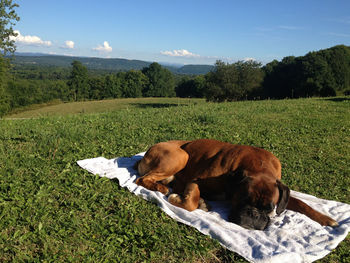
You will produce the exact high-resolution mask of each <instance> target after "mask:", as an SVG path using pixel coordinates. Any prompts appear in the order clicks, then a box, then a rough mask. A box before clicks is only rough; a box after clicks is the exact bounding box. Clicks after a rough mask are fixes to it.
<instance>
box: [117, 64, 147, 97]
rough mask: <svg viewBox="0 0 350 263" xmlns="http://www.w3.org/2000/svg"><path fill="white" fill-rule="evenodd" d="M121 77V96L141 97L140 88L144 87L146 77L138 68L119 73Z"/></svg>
mask: <svg viewBox="0 0 350 263" xmlns="http://www.w3.org/2000/svg"><path fill="white" fill-rule="evenodd" d="M119 76H120V77H122V79H123V84H122V87H123V97H124V98H138V97H142V90H144V89H145V87H146V85H147V83H148V79H147V77H146V76H145V75H144V74H143V73H142V72H141V71H139V70H129V71H128V72H126V73H120V74H119Z"/></svg>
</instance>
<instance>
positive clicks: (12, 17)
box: [0, 0, 19, 117]
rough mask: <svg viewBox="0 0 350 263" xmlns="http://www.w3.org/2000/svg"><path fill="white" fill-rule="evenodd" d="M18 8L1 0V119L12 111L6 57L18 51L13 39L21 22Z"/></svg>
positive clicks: (8, 1) (7, 0) (9, 0)
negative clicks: (15, 30) (15, 29)
mask: <svg viewBox="0 0 350 263" xmlns="http://www.w3.org/2000/svg"><path fill="white" fill-rule="evenodd" d="M16 7H18V5H17V4H15V3H12V0H0V117H1V116H2V115H4V114H5V113H6V112H7V111H8V110H9V109H10V101H9V98H10V96H9V95H8V94H7V92H6V88H7V80H8V78H7V76H8V68H9V63H8V61H7V60H6V59H5V58H4V56H5V55H7V53H14V52H15V49H16V46H15V41H14V39H13V37H14V36H16V33H15V32H14V31H13V27H12V26H13V25H15V24H16V22H17V21H19V17H18V16H17V14H16V12H15V8H16Z"/></svg>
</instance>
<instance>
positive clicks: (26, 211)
mask: <svg viewBox="0 0 350 263" xmlns="http://www.w3.org/2000/svg"><path fill="white" fill-rule="evenodd" d="M146 100H147V99H146ZM108 103H111V105H112V104H113V105H114V106H113V107H114V108H113V109H111V108H110V107H109V108H104V107H106V104H108ZM92 104H95V105H94V106H92ZM96 104H97V105H98V107H97V110H98V113H92V112H94V111H95V110H93V107H95V106H96ZM79 105H81V103H77V104H72V106H73V108H74V109H76V108H78V107H80V106H79ZM84 105H85V106H84V107H85V108H84V109H85V110H84V112H85V113H80V114H75V115H74V114H72V113H76V111H74V112H69V110H67V104H60V105H55V106H50V107H58V106H63V108H65V109H63V110H62V112H61V111H60V109H58V108H56V109H55V111H54V113H55V114H57V115H56V116H51V113H49V110H50V109H48V108H50V107H48V108H46V109H45V108H43V109H40V111H39V110H36V111H33V112H31V115H21V117H20V118H28V117H35V118H34V119H19V120H6V119H5V120H0V180H1V184H0V261H14V262H23V261H55V262H66V261H74V262H80V261H84V262H100V261H101V262H102V261H115V262H181V261H183V262H229V261H233V262H244V259H242V258H241V257H239V256H238V255H237V254H234V253H232V252H230V251H227V250H225V249H223V248H222V247H221V246H220V245H219V244H218V242H216V241H215V240H212V239H210V238H209V237H207V236H204V235H202V234H200V233H199V232H198V231H196V230H195V229H193V228H190V227H188V226H185V225H183V224H179V223H177V222H175V221H174V220H172V219H170V218H169V217H168V216H167V215H166V214H164V213H163V212H162V211H161V210H160V209H159V208H158V207H157V206H156V205H154V204H152V203H149V202H146V201H144V200H143V199H141V198H139V197H136V196H134V195H132V194H130V193H129V192H128V191H127V190H125V189H123V188H121V187H119V186H118V183H117V182H115V181H113V180H108V179H105V178H100V177H98V176H93V175H91V174H89V173H88V172H86V171H84V170H82V169H81V168H79V167H78V166H77V165H76V161H77V160H80V159H85V158H91V157H97V156H104V157H106V158H113V157H116V156H131V155H134V154H136V153H138V152H142V151H145V150H146V149H147V148H148V147H149V146H150V145H152V144H154V143H156V142H160V141H165V140H170V139H196V138H215V139H219V140H223V141H229V142H232V143H240V144H250V145H255V146H260V147H264V148H265V149H267V150H270V151H272V152H273V153H274V154H275V155H276V156H277V157H279V158H280V160H281V162H282V165H283V181H284V182H285V183H286V184H288V185H289V186H290V187H291V188H292V189H294V190H297V191H301V192H305V193H309V194H313V195H316V196H318V197H321V198H327V199H333V200H337V201H341V202H346V203H349V200H350V170H349V163H350V147H349V146H350V136H349V134H350V99H349V98H348V97H347V98H333V99H300V100H281V101H247V102H235V103H222V104H213V103H205V102H204V101H203V100H196V101H192V100H180V99H149V101H145V99H135V100H115V101H105V102H85V104H84ZM95 109H96V108H95ZM101 111H102V112H101ZM103 111H105V112H103ZM38 112H39V113H38ZM78 112H79V111H78ZM87 112H91V113H89V114H87ZM21 114H25V112H23V113H21ZM38 116H46V117H40V118H38ZM17 117H18V116H17ZM11 118H14V116H11ZM349 251H350V238H349V236H348V237H347V239H346V240H344V241H343V242H342V243H341V244H340V245H339V246H338V247H337V249H335V251H333V252H332V253H331V254H330V255H328V256H327V257H326V258H324V259H323V260H321V261H320V262H349V261H348V260H349V258H350V252H349Z"/></svg>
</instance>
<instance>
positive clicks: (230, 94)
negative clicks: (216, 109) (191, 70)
mask: <svg viewBox="0 0 350 263" xmlns="http://www.w3.org/2000/svg"><path fill="white" fill-rule="evenodd" d="M263 76H264V74H263V71H262V70H261V64H260V63H258V62H256V61H238V62H236V63H233V64H228V63H224V62H222V61H217V62H216V63H215V69H214V70H213V71H211V72H209V73H208V74H207V75H206V89H205V97H206V99H207V100H208V101H218V102H221V101H233V100H242V99H247V98H248V96H249V95H250V93H252V92H253V91H254V90H255V89H257V88H259V87H260V85H261V83H262V80H263Z"/></svg>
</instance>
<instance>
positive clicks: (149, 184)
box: [136, 139, 338, 229]
mask: <svg viewBox="0 0 350 263" xmlns="http://www.w3.org/2000/svg"><path fill="white" fill-rule="evenodd" d="M137 168H138V172H139V174H140V175H141V176H142V177H140V178H138V179H137V181H136V183H137V184H138V185H142V186H144V187H145V188H147V189H149V190H154V191H159V192H162V193H163V194H168V193H169V188H168V186H167V185H168V184H169V183H170V182H171V181H173V180H174V179H175V180H174V181H173V182H172V183H173V185H172V186H173V192H174V193H173V194H171V195H170V196H169V198H168V200H169V202H170V203H171V204H173V205H175V206H178V207H182V208H184V209H186V210H188V211H193V210H195V209H197V208H198V207H199V204H200V199H201V197H203V198H205V199H216V198H217V196H218V195H224V196H225V198H226V199H228V200H230V202H231V207H232V208H231V212H230V217H229V220H230V221H232V222H234V223H237V224H239V225H241V226H243V227H246V228H253V229H264V228H265V227H266V226H267V224H268V222H269V217H270V216H271V214H272V213H273V211H275V212H276V213H277V214H280V213H281V212H283V211H284V210H285V209H290V210H293V211H296V212H300V213H302V214H305V215H306V216H308V217H310V218H311V219H313V220H314V221H316V222H318V223H320V224H321V225H323V226H332V227H335V226H338V223H337V222H336V221H335V220H333V219H332V218H330V217H328V216H326V215H323V214H321V213H320V212H318V211H316V210H314V209H313V208H311V207H310V206H308V205H306V204H305V203H304V202H302V201H301V200H298V199H296V198H294V197H291V196H290V195H289V192H290V191H289V188H288V187H287V186H285V185H284V184H283V183H281V182H280V179H281V163H280V161H279V160H278V159H277V158H276V157H275V156H274V155H273V154H272V153H270V152H268V151H266V150H264V149H260V148H256V147H252V146H243V145H233V144H230V143H225V142H220V141H216V140H207V139H201V140H195V141H168V142H161V143H158V144H156V145H154V146H152V147H151V148H150V149H149V150H148V151H147V152H146V154H145V156H144V157H143V158H142V160H141V161H140V162H139V163H138V166H137Z"/></svg>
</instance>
